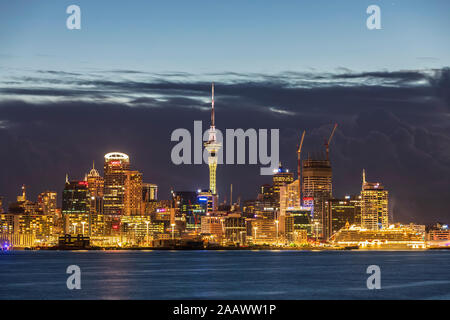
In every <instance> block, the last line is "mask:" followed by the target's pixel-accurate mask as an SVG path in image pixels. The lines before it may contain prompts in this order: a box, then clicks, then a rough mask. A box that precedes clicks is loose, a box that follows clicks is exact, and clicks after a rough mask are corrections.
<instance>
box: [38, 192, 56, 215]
mask: <svg viewBox="0 0 450 320" xmlns="http://www.w3.org/2000/svg"><path fill="white" fill-rule="evenodd" d="M57 197H58V193H56V192H54V191H45V192H42V193H40V194H39V195H38V204H39V206H40V208H41V210H42V213H43V214H49V215H56V209H57V207H58V201H57Z"/></svg>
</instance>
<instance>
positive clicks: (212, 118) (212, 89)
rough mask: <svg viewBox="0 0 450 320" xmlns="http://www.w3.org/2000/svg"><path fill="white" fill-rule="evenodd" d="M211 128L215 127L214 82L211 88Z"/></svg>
mask: <svg viewBox="0 0 450 320" xmlns="http://www.w3.org/2000/svg"><path fill="white" fill-rule="evenodd" d="M211 126H212V127H214V82H213V83H212V87H211Z"/></svg>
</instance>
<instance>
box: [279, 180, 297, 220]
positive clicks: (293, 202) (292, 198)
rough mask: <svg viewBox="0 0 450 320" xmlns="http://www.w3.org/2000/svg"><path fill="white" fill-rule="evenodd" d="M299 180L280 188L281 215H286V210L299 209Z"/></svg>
mask: <svg viewBox="0 0 450 320" xmlns="http://www.w3.org/2000/svg"><path fill="white" fill-rule="evenodd" d="M298 183H299V181H298V180H295V181H294V182H291V183H288V184H285V185H283V186H281V187H280V215H281V216H284V215H286V210H288V209H293V208H299V206H298V204H299V201H298V199H299V194H298V192H299V188H298Z"/></svg>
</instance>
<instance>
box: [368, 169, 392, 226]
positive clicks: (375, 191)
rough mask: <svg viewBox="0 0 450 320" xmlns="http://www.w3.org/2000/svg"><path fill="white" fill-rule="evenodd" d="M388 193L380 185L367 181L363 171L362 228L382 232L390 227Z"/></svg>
mask: <svg viewBox="0 0 450 320" xmlns="http://www.w3.org/2000/svg"><path fill="white" fill-rule="evenodd" d="M388 219H389V212H388V191H387V190H385V189H384V187H383V186H382V185H381V184H380V183H371V182H367V181H366V172H365V170H363V183H362V190H361V226H362V228H364V229H367V230H380V229H387V228H388V227H389V221H388Z"/></svg>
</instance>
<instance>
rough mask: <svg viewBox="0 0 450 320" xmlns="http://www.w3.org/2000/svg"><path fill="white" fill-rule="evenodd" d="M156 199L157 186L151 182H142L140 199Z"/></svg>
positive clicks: (149, 200) (148, 200) (147, 200)
mask: <svg viewBox="0 0 450 320" xmlns="http://www.w3.org/2000/svg"><path fill="white" fill-rule="evenodd" d="M157 200H158V186H157V185H156V184H153V183H143V184H142V201H144V202H151V201H157Z"/></svg>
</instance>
